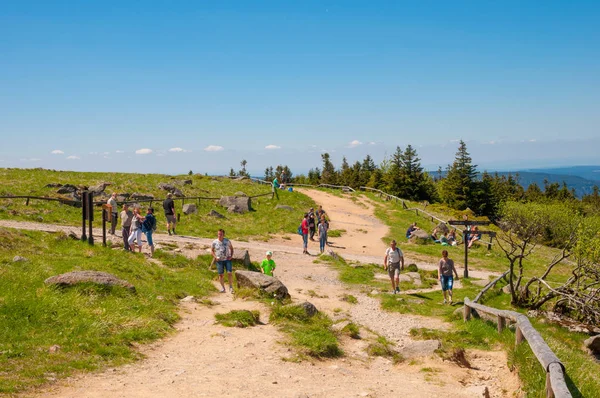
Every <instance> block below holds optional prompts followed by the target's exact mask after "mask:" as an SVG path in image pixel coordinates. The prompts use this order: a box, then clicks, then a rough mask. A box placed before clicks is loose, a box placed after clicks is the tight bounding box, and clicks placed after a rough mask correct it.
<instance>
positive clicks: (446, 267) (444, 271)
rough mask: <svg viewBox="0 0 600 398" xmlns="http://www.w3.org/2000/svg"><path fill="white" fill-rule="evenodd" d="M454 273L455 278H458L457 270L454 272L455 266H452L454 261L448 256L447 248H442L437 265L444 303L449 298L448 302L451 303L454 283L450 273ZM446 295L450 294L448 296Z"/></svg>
mask: <svg viewBox="0 0 600 398" xmlns="http://www.w3.org/2000/svg"><path fill="white" fill-rule="evenodd" d="M453 272H454V274H455V275H456V280H458V272H456V268H455V267H454V261H453V260H451V259H449V258H448V250H442V258H441V260H440V263H439V265H438V280H439V281H440V283H441V284H442V292H444V304H446V303H447V302H448V299H449V300H450V304H452V285H453V284H454V279H453V278H452V273H453ZM448 296H450V297H449V298H448Z"/></svg>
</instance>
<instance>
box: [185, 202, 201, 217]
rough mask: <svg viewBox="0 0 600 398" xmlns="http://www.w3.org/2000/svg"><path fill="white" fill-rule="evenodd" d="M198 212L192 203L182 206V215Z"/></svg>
mask: <svg viewBox="0 0 600 398" xmlns="http://www.w3.org/2000/svg"><path fill="white" fill-rule="evenodd" d="M197 211H198V208H197V207H196V205H195V204H194V203H186V204H184V205H183V214H185V215H188V214H194V213H196V212H197Z"/></svg>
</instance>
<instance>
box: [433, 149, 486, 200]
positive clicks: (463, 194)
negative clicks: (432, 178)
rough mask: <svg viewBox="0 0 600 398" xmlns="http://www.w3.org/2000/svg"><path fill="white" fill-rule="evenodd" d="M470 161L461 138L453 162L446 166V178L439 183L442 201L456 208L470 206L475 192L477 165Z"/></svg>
mask: <svg viewBox="0 0 600 398" xmlns="http://www.w3.org/2000/svg"><path fill="white" fill-rule="evenodd" d="M471 162H472V160H471V157H470V156H469V152H467V144H465V142H464V141H463V140H461V141H460V144H459V147H458V151H457V152H456V157H455V159H454V163H452V165H449V166H448V169H447V175H446V178H444V179H443V180H442V181H441V182H440V184H439V187H440V196H441V199H442V201H443V202H445V203H447V204H448V205H449V206H451V207H453V208H455V209H458V210H464V209H466V208H467V207H469V208H472V206H473V204H474V199H475V195H476V194H477V192H476V189H477V184H476V183H477V181H476V178H477V166H475V165H473V164H472V163H471Z"/></svg>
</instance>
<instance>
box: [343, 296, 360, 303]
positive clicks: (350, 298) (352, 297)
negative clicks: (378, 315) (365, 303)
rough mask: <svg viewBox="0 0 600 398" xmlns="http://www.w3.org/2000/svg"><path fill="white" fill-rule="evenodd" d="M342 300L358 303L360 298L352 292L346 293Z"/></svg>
mask: <svg viewBox="0 0 600 398" xmlns="http://www.w3.org/2000/svg"><path fill="white" fill-rule="evenodd" d="M341 300H342V301H346V302H348V303H350V304H357V303H358V299H357V298H356V297H354V296H353V295H351V294H344V295H343V296H342V298H341Z"/></svg>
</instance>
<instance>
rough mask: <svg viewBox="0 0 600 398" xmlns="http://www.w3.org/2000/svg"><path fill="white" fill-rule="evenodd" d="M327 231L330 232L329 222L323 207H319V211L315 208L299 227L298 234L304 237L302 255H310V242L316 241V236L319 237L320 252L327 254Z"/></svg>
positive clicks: (307, 213) (305, 215)
mask: <svg viewBox="0 0 600 398" xmlns="http://www.w3.org/2000/svg"><path fill="white" fill-rule="evenodd" d="M327 231H329V220H328V219H327V216H326V213H325V210H323V206H319V209H318V210H317V211H315V209H314V208H313V207H311V208H310V210H309V211H308V212H306V213H304V218H303V219H302V223H301V224H300V226H299V227H298V233H299V234H300V235H302V244H303V246H302V249H303V251H302V253H303V254H309V253H308V240H309V239H310V240H311V241H313V242H314V241H315V234H317V236H318V237H319V250H320V253H323V252H325V246H326V245H327Z"/></svg>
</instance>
